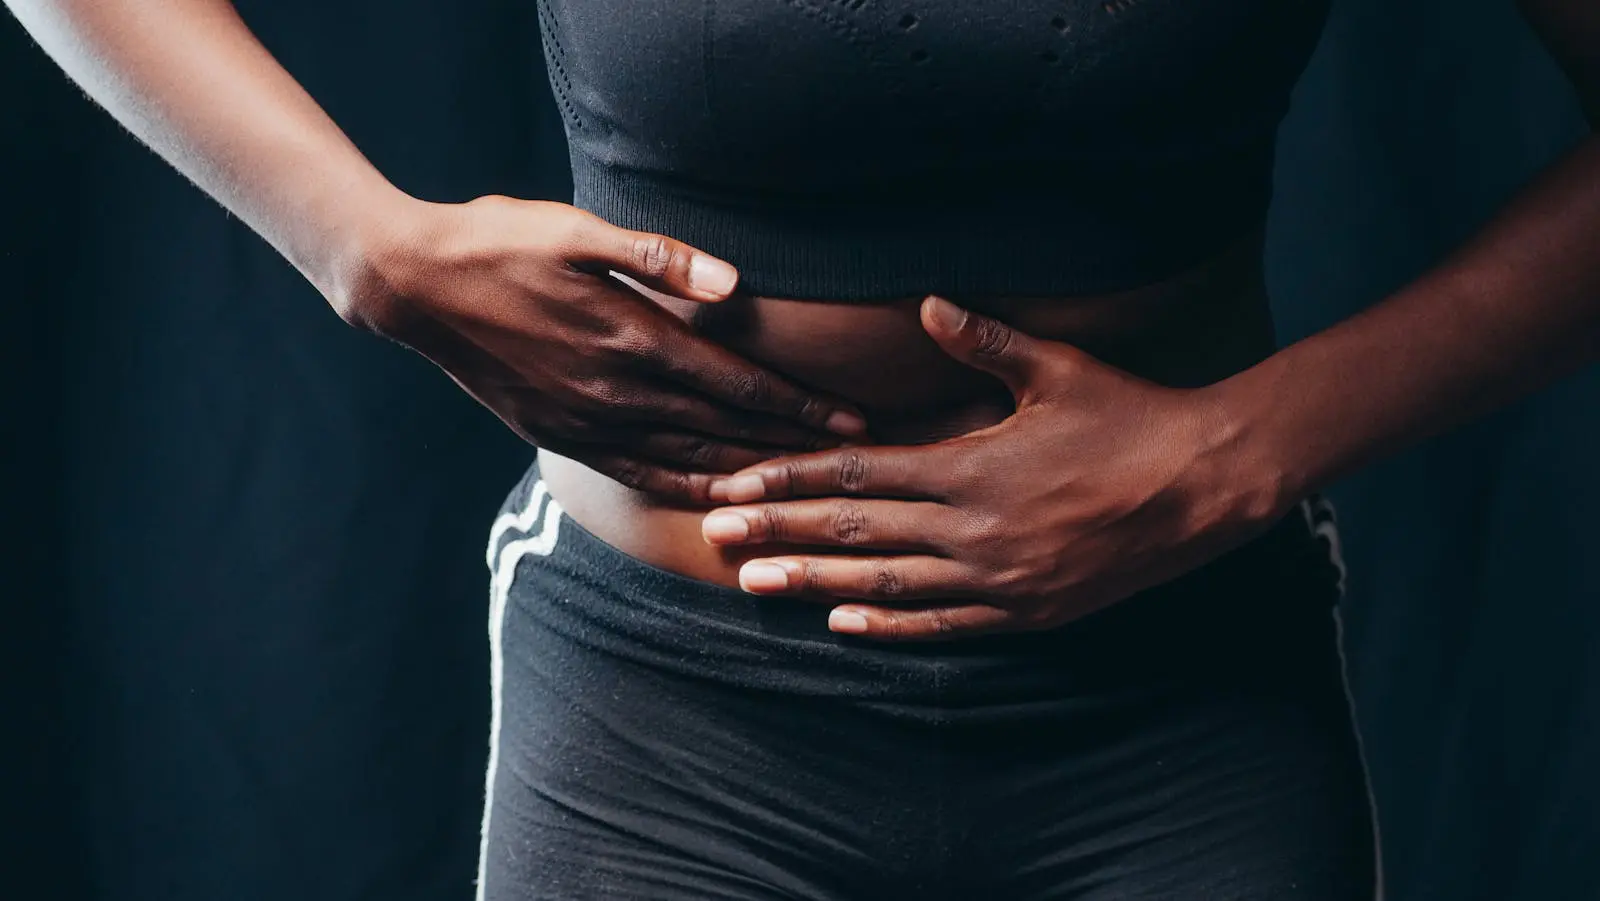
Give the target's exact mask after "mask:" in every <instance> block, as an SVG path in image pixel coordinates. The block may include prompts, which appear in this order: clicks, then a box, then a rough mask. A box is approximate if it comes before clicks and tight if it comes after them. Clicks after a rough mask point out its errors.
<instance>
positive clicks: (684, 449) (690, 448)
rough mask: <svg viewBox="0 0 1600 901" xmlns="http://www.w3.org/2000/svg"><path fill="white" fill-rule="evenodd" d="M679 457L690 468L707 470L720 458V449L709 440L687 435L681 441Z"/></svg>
mask: <svg viewBox="0 0 1600 901" xmlns="http://www.w3.org/2000/svg"><path fill="white" fill-rule="evenodd" d="M679 455H680V456H682V457H683V459H684V461H685V462H687V463H689V464H690V465H691V466H696V467H700V468H702V469H709V468H711V467H712V466H715V465H716V464H717V461H719V460H720V459H721V458H722V453H721V447H720V446H718V445H717V444H716V443H715V442H713V441H712V440H711V439H710V438H705V437H701V436H699V435H688V436H686V437H684V438H683V439H682V444H681V447H680V448H679Z"/></svg>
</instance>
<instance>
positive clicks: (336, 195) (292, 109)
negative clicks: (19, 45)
mask: <svg viewBox="0 0 1600 901" xmlns="http://www.w3.org/2000/svg"><path fill="white" fill-rule="evenodd" d="M5 2H6V5H7V6H8V7H10V9H11V10H12V12H13V13H14V14H15V15H16V17H17V19H18V20H19V21H20V22H21V23H22V25H23V27H24V28H26V29H27V30H28V31H29V33H31V34H32V35H33V37H34V39H35V40H37V41H38V42H39V44H40V46H41V47H42V48H43V49H44V50H45V52H47V53H48V54H49V55H50V56H51V57H52V58H53V59H54V60H55V61H56V63H57V64H59V65H60V66H61V68H62V69H63V70H65V71H66V73H67V74H68V75H69V76H70V77H71V78H72V79H73V80H74V81H76V82H77V83H78V85H79V86H81V87H82V88H83V90H84V91H85V92H86V93H87V94H88V95H89V96H90V97H91V98H93V99H94V100H95V101H96V102H97V103H99V104H100V105H102V106H104V107H105V108H106V109H107V110H108V111H110V113H111V114H112V115H113V116H114V117H116V119H117V120H118V121H119V122H121V123H122V124H123V125H124V126H125V127H126V128H127V129H128V130H129V131H131V132H132V133H133V134H134V135H135V136H136V137H137V138H139V139H140V140H141V141H143V142H144V143H145V144H147V145H149V146H150V147H151V148H152V149H153V150H155V152H156V153H157V154H159V155H160V156H161V157H162V158H164V159H165V160H167V162H169V163H171V164H172V165H173V166H174V167H176V168H177V169H178V170H179V171H181V172H182V173H183V174H184V175H186V176H187V177H188V178H189V179H191V180H192V181H193V182H194V183H195V184H197V185H198V186H199V187H200V188H201V189H202V190H204V191H205V192H206V193H208V194H210V195H211V196H212V197H213V198H215V199H216V200H217V201H218V202H220V203H221V204H222V205H223V206H225V207H227V209H228V210H230V211H231V212H232V213H233V214H234V215H236V216H238V217H239V218H240V219H241V220H243V221H244V222H245V223H247V224H248V225H249V226H250V227H251V228H253V229H255V231H256V232H257V233H259V234H260V235H261V236H262V237H263V238H265V239H266V240H267V241H268V242H270V243H271V244H272V245H273V246H274V247H275V248H277V249H278V251H279V252H280V253H282V254H283V255H284V256H285V257H286V258H287V259H288V260H289V261H290V262H291V263H292V264H293V265H294V266H295V267H296V268H297V269H299V270H300V271H301V272H302V273H303V274H304V275H305V276H306V277H307V278H308V279H309V280H310V281H311V282H312V283H313V284H315V285H316V286H317V288H318V289H319V290H321V291H322V292H323V294H324V295H325V296H327V297H329V299H330V300H334V301H336V303H337V301H338V299H339V298H342V297H345V296H348V295H349V293H350V288H351V286H350V285H349V284H348V282H350V281H352V280H355V279H359V278H361V277H363V273H362V271H361V267H360V265H359V263H360V260H359V257H360V254H361V252H362V251H361V248H362V246H363V243H364V239H365V235H364V230H365V229H367V228H370V227H373V224H374V223H381V222H383V221H384V219H385V216H386V211H387V210H392V209H398V208H400V207H401V206H403V204H404V201H405V200H406V198H404V196H403V195H402V194H401V193H400V192H399V191H398V190H396V189H395V188H394V187H393V186H392V185H390V184H389V183H388V182H387V181H386V180H385V179H384V178H383V177H382V175H380V174H379V173H378V172H377V171H376V169H374V167H373V166H372V165H371V164H370V163H369V162H368V161H367V160H366V159H365V158H364V157H363V156H362V155H361V153H360V151H358V150H357V149H356V147H355V145H353V144H352V143H351V142H350V140H349V139H348V138H347V137H346V136H345V135H344V134H343V132H341V131H340V130H339V128H338V127H337V126H336V125H335V124H334V123H333V121H332V120H330V119H329V118H328V116H327V115H326V114H325V113H324V112H323V111H322V109H321V108H320V107H318V106H317V104H316V102H315V101H314V100H312V98H311V97H310V95H308V94H307V93H306V92H305V91H304V90H303V89H302V88H301V87H300V85H299V84H297V83H296V82H295V80H294V79H293V78H292V77H291V76H290V75H289V74H288V73H287V72H285V71H284V70H283V68H282V67H281V66H279V65H278V63H277V62H276V61H275V60H274V59H273V58H272V56H271V55H270V54H269V53H268V52H267V50H266V48H264V47H263V46H262V45H261V44H260V42H259V41H257V40H256V38H255V37H254V35H252V34H251V33H250V30H249V29H248V28H247V27H246V26H245V24H244V22H243V21H241V20H240V19H239V16H238V15H237V13H236V12H235V10H234V8H233V6H232V4H230V3H228V2H226V0H5Z"/></svg>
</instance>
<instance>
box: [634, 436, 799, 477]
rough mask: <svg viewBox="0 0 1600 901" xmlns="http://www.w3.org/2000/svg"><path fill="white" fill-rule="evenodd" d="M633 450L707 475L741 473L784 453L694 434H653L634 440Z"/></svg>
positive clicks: (780, 450) (656, 459) (641, 454)
mask: <svg viewBox="0 0 1600 901" xmlns="http://www.w3.org/2000/svg"><path fill="white" fill-rule="evenodd" d="M632 448H633V450H634V451H635V452H637V453H638V454H639V455H640V456H642V457H649V458H650V459H652V460H655V461H657V462H660V463H665V464H668V465H670V466H673V467H676V468H680V469H684V470H689V471H692V472H705V473H728V472H737V471H738V470H741V469H744V468H745V467H747V466H752V465H754V464H757V463H761V462H763V461H766V460H771V459H773V458H774V457H777V456H780V455H782V454H783V450H782V448H777V447H768V448H756V447H748V446H745V445H740V444H732V443H729V442H727V441H724V440H721V439H719V438H715V437H712V436H710V435H699V434H695V433H693V432H650V433H647V434H644V435H641V436H639V437H638V438H637V439H636V440H634V441H633V442H632Z"/></svg>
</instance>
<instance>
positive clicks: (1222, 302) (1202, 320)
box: [540, 236, 1274, 585]
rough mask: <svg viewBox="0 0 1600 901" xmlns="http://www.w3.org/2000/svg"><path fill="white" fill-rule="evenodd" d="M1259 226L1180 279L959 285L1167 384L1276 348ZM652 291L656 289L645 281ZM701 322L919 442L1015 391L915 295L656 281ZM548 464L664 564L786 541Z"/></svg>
mask: <svg viewBox="0 0 1600 901" xmlns="http://www.w3.org/2000/svg"><path fill="white" fill-rule="evenodd" d="M1259 260H1260V245H1259V239H1258V238H1256V237H1254V236H1252V237H1251V238H1247V239H1246V240H1244V241H1241V242H1240V243H1239V244H1238V245H1237V246H1235V247H1233V248H1231V249H1230V250H1229V251H1228V252H1227V253H1225V254H1223V255H1222V256H1220V257H1218V258H1217V259H1216V260H1213V261H1211V262H1209V263H1207V264H1206V265H1204V266H1202V267H1200V268H1198V269H1196V270H1195V271H1194V272H1191V273H1187V274H1185V275H1183V276H1180V277H1179V278H1177V279H1173V280H1170V281H1167V282H1163V283H1161V284H1158V285H1153V286H1149V287H1147V288H1142V289H1136V290H1133V291H1129V292H1119V293H1117V294H1114V295H1106V296H1097V297H1083V298H1071V299H1062V298H1000V299H995V298H980V297H966V298H962V297H956V298H952V299H954V300H957V301H959V302H961V303H963V304H965V305H966V306H968V307H970V308H972V309H974V310H975V311H981V312H985V313H988V314H990V315H994V316H996V317H997V318H1000V319H1002V320H1004V321H1006V322H1008V323H1010V324H1012V325H1013V326H1015V327H1017V328H1019V329H1021V330H1023V331H1025V332H1027V333H1029V334H1033V335H1036V336H1039V337H1043V338H1048V339H1052V340H1060V341H1067V342H1070V343H1072V344H1074V345H1076V346H1078V347H1080V348H1083V349H1084V350H1087V351H1089V352H1090V353H1092V354H1094V355H1095V356H1096V357H1098V358H1099V359H1101V360H1103V361H1104V362H1106V363H1109V364H1111V365H1114V366H1117V367H1119V368H1122V369H1125V370H1127V371H1129V372H1132V373H1134V374H1136V375H1139V376H1142V377H1145V378H1148V379H1151V380H1152V381H1156V382H1160V383H1162V384H1168V385H1174V386H1181V385H1201V384H1207V383H1210V382H1213V381H1217V380H1220V379H1222V378H1225V377H1227V376H1228V375H1231V374H1233V373H1235V372H1238V371H1239V370H1241V369H1244V368H1246V367H1248V366H1250V365H1251V364H1253V363H1255V362H1257V361H1259V360H1260V359H1261V358H1263V357H1264V356H1266V355H1267V354H1269V353H1271V352H1272V350H1273V348H1274V340H1273V329H1272V321H1271V314H1270V311H1269V308H1268V304H1267V298H1266V292H1265V290H1264V288H1263V286H1262V279H1261V267H1260V263H1259ZM646 293H649V292H646ZM651 296H652V298H653V299H655V300H656V302H658V303H660V304H661V305H662V306H664V307H665V308H667V309H668V310H671V311H672V312H673V313H674V314H676V315H678V316H679V317H680V318H682V319H683V320H684V321H686V322H688V323H690V324H691V325H692V326H693V327H694V328H695V329H696V331H698V332H699V333H700V334H703V335H705V336H707V337H710V338H712V339H714V340H716V341H718V342H719V343H721V344H724V345H726V346H728V347H731V348H733V349H734V350H736V351H738V352H739V353H740V354H741V355H743V356H745V357H747V358H749V359H751V360H753V361H755V362H758V363H761V364H763V365H765V366H767V367H769V368H771V369H772V370H774V371H776V372H779V373H781V374H783V375H785V376H788V377H790V378H792V379H794V380H796V381H798V382H800V383H801V384H804V385H807V386H810V387H813V388H815V389H818V390H821V391H826V392H829V393H831V394H833V395H836V396H839V397H842V398H845V399H848V400H850V401H852V402H854V403H856V404H858V405H859V406H860V408H861V409H862V411H863V412H864V413H865V415H866V417H867V420H868V422H869V424H870V426H871V432H872V439H873V440H874V441H876V442H879V443H895V444H922V443H927V442H931V441H937V440H940V439H942V438H948V437H951V436H954V435H958V434H962V433H965V432H970V431H973V430H976V429H979V428H983V427H986V426H989V425H993V424H994V423H997V422H999V421H1000V420H1002V419H1004V418H1005V417H1006V416H1007V415H1009V414H1010V412H1011V410H1012V409H1013V405H1012V399H1011V397H1010V395H1009V394H1008V393H1007V392H1006V391H1005V389H1004V388H1003V386H1001V385H1000V383H999V382H998V381H996V380H995V379H993V378H992V377H990V376H988V375H986V374H984V373H981V372H978V371H976V370H973V369H970V368H967V367H965V366H963V365H961V364H959V363H957V362H955V361H954V360H953V359H951V358H950V357H948V356H946V355H945V354H944V353H943V351H941V350H940V349H939V347H938V346H937V345H936V344H935V343H934V342H933V341H932V339H930V338H929V337H928V336H927V335H926V333H925V332H924V331H923V328H922V326H921V324H920V320H919V319H918V314H917V307H918V303H919V300H920V298H907V299H904V300H899V301H893V302H886V303H874V304H826V303H819V302H815V301H808V300H788V299H779V298H757V297H737V298H735V299H733V300H729V301H726V302H724V303H722V304H716V305H699V304H694V303H691V302H686V301H679V300H674V299H670V298H665V297H662V296H660V295H655V294H651ZM540 470H541V472H542V473H543V477H544V479H545V482H546V484H547V485H548V486H549V489H550V492H551V495H552V496H553V497H555V498H556V499H557V500H559V501H560V502H561V504H562V506H563V507H564V509H565V510H566V511H567V513H568V514H569V515H570V516H571V517H572V518H573V520H574V521H576V522H577V523H579V524H580V525H583V526H584V527H585V528H587V529H589V530H590V531H591V532H593V533H595V534H596V535H597V536H599V537H600V538H601V539H603V540H605V541H606V542H608V543H610V544H612V545H614V546H616V547H617V548H619V549H620V550H622V551H624V552H626V553H628V554H630V555H632V556H635V557H638V558H640V559H642V560H645V561H647V562H649V563H652V564H654V565H657V566H661V567H663V568H666V569H670V570H673V571H675V572H679V573H682V574H685V575H689V576H692V577H694V578H699V579H703V580H706V581H711V582H716V583H719V584H725V585H736V584H738V579H737V571H738V566H739V564H740V563H742V562H744V560H746V559H749V558H750V557H752V556H755V555H757V554H762V555H768V554H773V553H776V552H779V551H781V550H782V548H781V547H779V546H775V545H768V546H765V547H762V548H760V549H754V550H752V549H732V550H728V549H717V548H713V547H711V546H710V545H707V544H706V543H705V542H704V541H703V540H702V539H701V537H700V520H701V518H702V517H703V516H704V511H697V510H692V509H682V508H674V507H672V506H670V505H666V504H663V503H661V502H659V501H657V500H654V499H652V498H651V497H649V496H648V495H645V494H643V493H640V492H637V491H633V490H631V489H628V488H625V487H624V486H622V485H620V484H618V483H617V482H614V481H612V480H611V479H609V478H607V477H605V476H602V475H600V474H599V473H597V472H595V471H593V470H591V469H588V468H587V467H585V466H583V465H581V464H579V463H577V462H575V461H573V460H569V459H566V458H563V457H559V456H557V455H555V454H553V453H550V452H548V451H543V452H541V453H540Z"/></svg>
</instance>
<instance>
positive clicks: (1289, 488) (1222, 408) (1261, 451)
mask: <svg viewBox="0 0 1600 901" xmlns="http://www.w3.org/2000/svg"><path fill="white" fill-rule="evenodd" d="M1269 363H1270V360H1269V361H1268V363H1262V364H1258V366H1257V367H1256V368H1255V369H1251V370H1247V371H1246V372H1244V373H1241V374H1239V375H1237V376H1234V377H1232V378H1229V379H1225V380H1223V381H1221V382H1217V383H1215V384H1213V385H1210V386H1207V387H1205V388H1200V389H1197V391H1196V394H1197V395H1198V396H1199V398H1200V400H1201V402H1202V405H1203V408H1204V409H1205V410H1206V415H1205V416H1204V417H1202V420H1203V421H1202V426H1201V437H1200V439H1199V442H1200V455H1201V457H1200V458H1201V459H1202V460H1203V461H1206V463H1207V464H1208V465H1207V466H1206V467H1205V468H1206V470H1207V471H1208V472H1209V473H1211V481H1212V482H1213V483H1214V484H1215V487H1214V489H1213V496H1214V497H1216V498H1217V499H1218V502H1219V503H1220V504H1221V505H1222V508H1223V511H1224V512H1221V513H1219V514H1218V515H1219V516H1220V517H1221V518H1223V519H1225V520H1229V521H1232V522H1234V523H1237V524H1239V525H1241V526H1243V527H1247V528H1248V527H1254V526H1266V525H1270V524H1271V523H1273V522H1276V521H1277V520H1278V519H1280V518H1282V517H1283V516H1284V515H1285V514H1287V513H1288V512H1289V511H1290V510H1292V509H1293V508H1294V505H1295V504H1297V503H1299V502H1300V501H1301V500H1302V499H1303V498H1304V497H1305V496H1306V495H1307V494H1309V493H1310V490H1311V489H1310V487H1309V485H1308V484H1307V482H1306V481H1305V477H1304V471H1303V469H1302V468H1301V467H1300V465H1299V464H1300V463H1301V462H1303V461H1301V460H1298V459H1296V457H1295V447H1296V442H1292V441H1286V440H1283V435H1282V434H1281V429H1280V426H1279V424H1278V422H1277V420H1276V418H1275V416H1274V413H1275V412H1276V411H1275V409H1274V403H1273V398H1274V397H1275V396H1276V391H1274V390H1273V388H1272V385H1273V382H1274V380H1275V377H1276V376H1275V374H1274V373H1272V372H1270V371H1267V370H1261V367H1263V366H1268V365H1269ZM1258 370H1260V371H1258Z"/></svg>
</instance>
